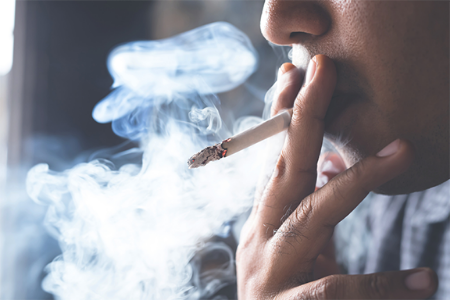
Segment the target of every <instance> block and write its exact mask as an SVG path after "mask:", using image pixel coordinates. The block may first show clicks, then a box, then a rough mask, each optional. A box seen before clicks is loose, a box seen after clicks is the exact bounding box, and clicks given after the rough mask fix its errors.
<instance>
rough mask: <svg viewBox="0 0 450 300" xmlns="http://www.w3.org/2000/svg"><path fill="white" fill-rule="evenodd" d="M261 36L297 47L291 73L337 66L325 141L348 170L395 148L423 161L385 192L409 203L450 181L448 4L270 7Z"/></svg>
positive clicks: (275, 3) (348, 0)
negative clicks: (404, 146) (401, 142)
mask: <svg viewBox="0 0 450 300" xmlns="http://www.w3.org/2000/svg"><path fill="white" fill-rule="evenodd" d="M261 29H262V32H263V34H264V36H265V37H266V38H267V39H268V40H269V41H271V42H273V43H275V44H280V45H292V48H293V51H292V54H293V63H294V64H295V65H296V66H297V67H300V68H302V69H305V68H306V65H305V53H307V56H308V57H312V56H314V55H316V54H324V55H327V56H328V57H330V58H331V59H333V61H334V62H335V64H336V69H337V76H338V78H337V85H336V90H335V94H334V96H333V99H332V100H331V104H330V107H329V109H328V113H327V117H326V119H325V121H326V128H325V129H326V136H327V137H328V138H330V139H331V140H332V141H334V142H335V143H336V144H337V145H338V147H339V148H340V151H341V154H342V155H343V157H344V160H345V161H346V164H347V165H348V166H351V165H353V164H354V163H356V162H357V161H359V160H361V159H362V158H364V157H366V156H368V155H373V154H375V153H377V152H378V151H379V150H381V149H382V148H383V147H384V146H386V145H387V144H389V143H390V142H392V141H393V140H395V139H397V138H403V139H407V140H409V141H411V142H412V143H413V145H414V147H415V150H416V158H415V161H414V163H413V165H412V166H411V168H410V169H409V170H408V171H407V172H406V173H404V174H403V175H401V176H400V177H398V178H396V179H394V180H392V181H390V182H388V183H387V184H385V185H383V186H382V187H380V189H379V190H377V192H380V193H385V194H399V193H410V192H413V191H417V190H423V189H426V188H429V187H431V186H434V185H437V184H439V183H442V182H444V181H445V180H447V179H448V178H449V3H448V2H447V1H362V0H360V1H352V0H329V1H303V0H267V1H266V3H265V6H264V11H263V14H262V18H261Z"/></svg>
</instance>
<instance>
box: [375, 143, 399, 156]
mask: <svg viewBox="0 0 450 300" xmlns="http://www.w3.org/2000/svg"><path fill="white" fill-rule="evenodd" d="M398 149H400V140H398V139H397V140H395V141H393V142H392V143H390V144H389V145H387V146H386V147H384V148H383V150H381V151H380V152H378V153H377V156H378V157H386V156H389V155H392V154H394V153H395V152H397V151H398Z"/></svg>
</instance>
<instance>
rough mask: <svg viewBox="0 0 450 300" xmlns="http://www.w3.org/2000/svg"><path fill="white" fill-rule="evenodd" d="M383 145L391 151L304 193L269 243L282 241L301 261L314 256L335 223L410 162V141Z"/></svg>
mask: <svg viewBox="0 0 450 300" xmlns="http://www.w3.org/2000/svg"><path fill="white" fill-rule="evenodd" d="M392 145H394V146H395V147H394V148H393V147H392ZM386 148H388V149H391V152H390V155H388V156H384V157H379V156H370V157H368V158H366V159H364V160H362V161H360V162H359V163H357V164H355V165H354V166H353V167H351V168H349V169H348V170H346V171H345V172H343V173H341V174H339V175H337V176H336V177H334V178H333V179H331V181H329V182H328V183H327V184H326V185H325V186H323V187H322V188H321V189H319V190H318V191H316V192H315V193H313V194H311V195H309V196H308V197H306V198H305V199H304V200H303V201H302V202H301V203H300V205H299V206H298V207H297V209H296V210H295V211H294V212H293V213H292V214H291V215H290V216H289V218H288V219H287V220H286V221H285V222H284V223H283V225H282V226H281V227H280V229H279V230H278V231H277V233H276V234H275V235H274V237H273V239H272V241H271V243H275V244H277V246H278V247H282V248H283V247H284V246H283V245H285V247H284V248H285V250H284V252H286V251H290V252H293V253H295V254H296V255H298V256H299V257H302V258H303V260H304V261H309V260H314V259H315V258H316V257H317V255H318V254H319V253H320V251H321V249H322V248H323V246H324V245H325V243H326V242H327V241H328V240H329V238H330V236H331V234H332V232H333V229H334V226H335V225H336V224H337V223H339V222H340V221H341V220H342V219H343V218H345V217H346V216H347V215H348V214H349V213H350V212H351V211H352V210H353V209H354V208H355V207H356V206H357V205H358V204H359V203H360V202H361V201H362V200H363V199H364V198H365V197H366V196H367V194H368V193H369V192H370V191H371V190H374V189H375V188H377V187H378V186H380V185H382V184H383V183H386V182H388V181H389V180H391V179H393V178H395V177H396V176H398V175H400V174H401V173H403V172H404V171H405V170H406V169H407V168H408V167H409V165H410V164H411V162H412V160H413V157H414V151H413V147H412V145H411V144H410V143H409V142H407V141H404V140H396V141H395V142H393V144H392V143H391V144H390V145H388V146H387V147H386ZM386 148H385V149H386ZM393 150H394V151H395V153H392V151H393ZM383 151H384V150H382V151H380V153H381V154H383V153H382V152H383ZM305 242H308V247H304V245H305ZM290 265H292V264H289V262H287V260H286V262H285V265H284V264H283V266H281V267H286V268H289V266H290ZM305 267H306V266H305ZM297 268H298V266H297ZM302 271H307V270H305V269H303V270H302Z"/></svg>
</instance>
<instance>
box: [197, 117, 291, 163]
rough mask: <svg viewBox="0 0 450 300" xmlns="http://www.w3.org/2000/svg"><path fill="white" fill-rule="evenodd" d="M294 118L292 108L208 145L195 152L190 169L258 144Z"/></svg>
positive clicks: (285, 126) (279, 130)
mask: <svg viewBox="0 0 450 300" xmlns="http://www.w3.org/2000/svg"><path fill="white" fill-rule="evenodd" d="M291 118H292V108H291V109H288V110H285V111H283V112H281V113H280V114H278V115H276V116H274V117H272V118H270V119H268V120H267V121H264V122H262V123H261V124H259V125H256V126H254V127H252V128H250V129H247V130H245V131H243V132H241V133H239V134H237V135H235V136H232V137H230V138H228V139H226V140H224V141H222V142H221V143H218V144H215V145H213V146H209V147H206V148H205V149H203V150H202V151H200V152H198V153H196V154H194V155H192V156H191V158H189V160H188V166H189V169H195V168H198V167H203V166H206V165H207V164H208V163H210V162H212V161H215V160H219V159H222V158H224V157H228V156H231V155H233V154H235V153H237V152H239V151H241V150H243V149H245V148H248V147H250V146H252V145H254V144H257V143H259V142H261V141H263V140H265V139H267V138H269V137H271V136H273V135H275V134H277V133H280V132H282V131H283V130H285V129H286V128H288V127H289V124H290V123H291Z"/></svg>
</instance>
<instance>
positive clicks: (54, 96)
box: [0, 0, 281, 300]
mask: <svg viewBox="0 0 450 300" xmlns="http://www.w3.org/2000/svg"><path fill="white" fill-rule="evenodd" d="M262 6H263V1H262V0H253V1H228V0H215V1H209V0H203V1H202V0H197V1H17V2H16V12H15V16H16V17H15V30H14V61H13V68H12V71H11V72H10V74H9V75H8V85H7V88H8V94H7V95H8V96H7V100H8V122H9V124H8V141H7V149H8V156H7V164H8V173H7V179H6V185H5V186H6V187H7V189H6V192H5V197H4V199H3V200H2V201H3V202H2V206H1V207H2V209H1V214H2V218H1V226H2V240H3V251H2V257H1V262H2V263H1V275H2V280H1V286H0V291H1V292H0V299H2V300H4V299H52V296H51V295H49V294H47V293H45V292H44V291H43V290H42V289H41V281H42V279H43V278H44V277H45V274H46V273H45V271H44V268H45V266H46V265H47V264H48V263H49V262H50V261H51V260H52V259H54V258H55V256H57V255H58V254H59V247H58V244H57V242H56V241H55V240H54V239H53V238H51V237H50V236H49V235H48V234H47V233H46V231H45V228H43V226H42V220H43V218H44V214H45V210H46V208H45V207H43V206H39V205H37V204H35V203H33V202H31V200H29V198H28V197H27V195H26V192H25V188H24V181H25V176H26V171H27V170H28V169H29V168H30V167H31V166H33V165H35V164H37V163H41V162H45V163H48V164H49V165H50V168H51V169H54V170H63V169H66V168H68V167H70V166H72V165H74V164H75V163H78V162H80V161H83V160H87V159H88V158H89V155H90V154H91V153H92V152H93V151H95V150H98V149H103V148H108V147H112V146H116V145H118V144H120V143H122V142H123V141H124V140H123V139H121V138H119V137H117V136H116V135H114V133H113V132H112V130H111V125H110V124H98V123H96V122H95V121H94V120H93V119H92V117H91V113H92V109H93V108H94V106H95V104H96V103H97V102H98V101H100V100H101V99H102V98H103V97H105V96H106V95H107V94H108V93H109V92H110V90H111V88H110V87H111V84H112V79H111V77H110V75H109V73H108V70H107V68H106V59H107V56H108V54H109V52H110V51H111V50H112V49H113V48H114V47H115V46H117V45H119V44H122V43H126V42H130V41H135V40H150V39H160V38H166V37H170V36H172V35H175V34H178V33H181V32H184V31H187V30H190V29H193V28H196V27H198V26H201V25H204V24H208V23H211V22H215V21H227V22H230V23H232V24H233V25H235V26H236V27H237V28H239V29H240V30H242V31H243V32H245V33H246V34H247V35H248V36H249V37H250V39H251V40H252V43H253V45H254V46H255V48H256V49H257V51H258V53H259V55H260V67H259V70H258V71H257V73H256V74H254V75H253V76H252V77H251V78H250V80H249V81H248V83H247V84H246V85H244V86H242V87H239V88H237V89H235V90H233V91H230V92H228V93H225V94H222V95H220V98H221V100H222V103H223V106H224V109H225V111H226V110H227V109H228V110H233V111H234V112H235V117H239V116H241V115H252V114H253V115H261V112H262V108H263V101H262V100H263V96H264V92H265V91H266V90H267V89H268V88H269V87H270V86H271V84H272V83H273V82H274V78H275V73H276V65H277V63H278V64H279V63H280V62H281V61H276V57H275V55H274V54H273V50H272V48H271V46H270V45H269V44H268V43H267V41H265V40H264V38H263V37H262V35H261V33H260V31H259V17H260V14H261V10H262ZM224 293H225V294H227V293H228V294H233V293H234V291H233V289H231V290H230V289H229V290H225V291H224Z"/></svg>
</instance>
